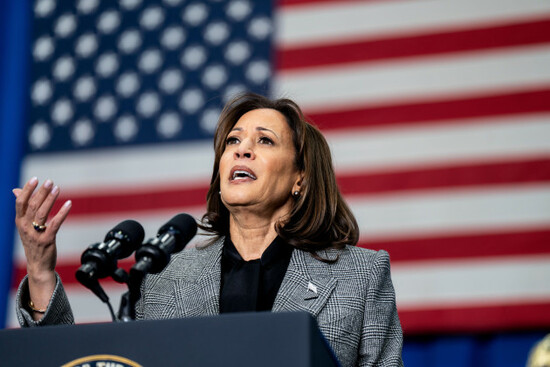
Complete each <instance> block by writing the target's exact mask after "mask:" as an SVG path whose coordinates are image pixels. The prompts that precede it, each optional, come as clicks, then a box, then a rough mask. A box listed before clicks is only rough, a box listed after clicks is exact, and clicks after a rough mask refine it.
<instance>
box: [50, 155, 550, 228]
mask: <svg viewBox="0 0 550 367" xmlns="http://www.w3.org/2000/svg"><path fill="white" fill-rule="evenodd" d="M337 178H338V184H339V186H340V189H341V190H342V193H343V194H344V195H356V194H360V195H364V194H380V193H386V192H391V193H393V192H398V191H407V190H420V189H433V188H443V187H462V186H480V185H495V184H510V183H514V184H517V183H532V182H546V181H550V158H547V157H544V158H538V159H531V160H524V161H514V162H506V163H502V162H497V163H485V164H476V165H467V166H451V167H440V168H432V169H421V170H411V171H398V172H385V173H372V172H369V173H363V174H344V175H338V177H337ZM207 191H208V187H207V186H204V187H193V188H181V189H180V188H177V187H173V188H151V189H149V190H142V191H138V192H131V193H126V192H110V193H109V194H90V193H88V192H86V193H82V194H79V193H77V192H75V193H72V194H71V195H70V196H63V197H61V198H60V199H59V200H57V202H56V205H55V206H54V208H53V210H52V213H57V211H58V210H59V208H60V206H61V205H62V203H64V202H65V200H68V199H70V200H72V202H73V206H72V209H71V217H73V218H74V217H75V216H87V215H97V214H99V215H103V214H114V213H125V214H128V213H131V212H134V213H135V212H147V211H149V210H159V209H178V208H183V207H192V206H204V205H205V202H206V193H207Z"/></svg>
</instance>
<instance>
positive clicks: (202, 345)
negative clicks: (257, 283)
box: [0, 312, 339, 367]
mask: <svg viewBox="0 0 550 367" xmlns="http://www.w3.org/2000/svg"><path fill="white" fill-rule="evenodd" d="M0 356H1V357H0V359H1V363H0V364H2V365H5V366H73V367H76V366H79V367H84V366H89V367H94V366H105V367H106V366H110V367H111V366H112V367H122V366H185V367H195V366H197V367H198V366H200V367H207V366H239V367H247V366H263V367H271V366H273V367H281V366H285V367H287V366H296V367H298V366H299V367H305V366H316V367H324V366H326V367H329V366H338V365H339V364H338V361H337V359H336V357H335V356H334V353H333V352H332V350H331V349H330V347H329V345H328V343H327V342H326V340H325V339H324V337H323V336H322V334H321V332H320V331H319V329H318V327H317V323H316V322H315V320H314V319H313V317H312V316H311V315H309V314H307V313H301V312H298V313H271V312H258V313H234V314H224V315H219V316H210V317H193V318H187V319H173V320H158V321H153V320H147V321H135V322H128V323H108V324H106V323H102V324H85V325H60V326H45V327H38V328H26V329H12V330H0ZM101 358H103V359H101ZM108 358H111V359H108ZM98 361H99V362H98ZM105 361H108V362H105Z"/></svg>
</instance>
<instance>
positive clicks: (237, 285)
mask: <svg viewBox="0 0 550 367" xmlns="http://www.w3.org/2000/svg"><path fill="white" fill-rule="evenodd" d="M292 250H293V247H292V246H290V245H288V244H287V243H286V242H284V241H283V240H282V239H281V238H279V236H277V237H276V238H275V239H274V240H273V242H271V244H270V245H269V247H268V248H267V249H266V250H265V251H264V253H263V254H262V257H261V258H260V259H256V260H250V261H245V260H243V258H242V257H241V255H240V254H239V252H238V251H237V249H236V248H235V245H234V244H233V242H231V239H230V238H229V236H227V237H226V238H225V243H224V247H223V253H222V264H221V266H222V269H221V270H222V278H221V291H220V313H226V312H247V311H270V310H271V308H272V307H273V302H275V297H276V296H277V292H278V291H279V287H280V286H281V283H282V281H283V278H284V276H285V273H286V269H287V268H288V263H289V262H290V257H291V255H292Z"/></svg>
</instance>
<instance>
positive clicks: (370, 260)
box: [337, 245, 390, 266]
mask: <svg viewBox="0 0 550 367" xmlns="http://www.w3.org/2000/svg"><path fill="white" fill-rule="evenodd" d="M338 262H341V263H343V265H346V266H349V265H352V264H350V263H353V265H361V266H365V265H367V266H368V265H374V264H385V263H387V264H388V265H389V262H390V255H389V254H388V253H387V252H386V251H385V250H371V249H367V248H363V247H357V246H349V245H348V246H346V247H345V248H344V249H343V250H341V251H340V253H339V254H338V261H337V263H338Z"/></svg>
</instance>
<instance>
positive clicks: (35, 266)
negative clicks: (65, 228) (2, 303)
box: [13, 177, 71, 319]
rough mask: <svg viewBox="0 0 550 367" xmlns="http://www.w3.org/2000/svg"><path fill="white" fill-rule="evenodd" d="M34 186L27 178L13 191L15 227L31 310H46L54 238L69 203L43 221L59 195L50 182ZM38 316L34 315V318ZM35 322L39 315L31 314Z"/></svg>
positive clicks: (52, 278)
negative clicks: (19, 240)
mask: <svg viewBox="0 0 550 367" xmlns="http://www.w3.org/2000/svg"><path fill="white" fill-rule="evenodd" d="M37 187H38V179H37V178H36V177H33V178H31V179H30V180H29V181H28V182H27V183H26V184H25V186H24V187H23V188H22V189H19V188H17V189H14V190H13V194H14V195H15V197H16V200H15V225H16V226H17V230H18V232H19V236H20V237H21V242H22V244H23V248H24V250H25V257H26V258H27V274H28V276H29V292H30V299H31V301H32V302H33V304H34V307H33V308H34V309H37V310H43V309H45V308H46V307H47V305H48V303H49V301H50V298H51V296H52V293H53V290H54V288H55V284H56V279H55V273H54V269H55V264H56V259H57V250H56V243H55V239H56V235H57V231H58V230H59V227H60V226H61V224H62V223H63V221H65V218H67V215H68V214H69V211H70V209H71V201H70V200H69V201H66V202H65V203H64V204H63V206H62V207H61V209H59V211H58V212H57V214H55V215H54V216H53V217H52V218H51V220H50V221H49V222H47V220H48V217H49V214H50V211H51V210H52V207H53V205H54V203H55V201H56V199H57V197H58V196H59V188H58V187H57V186H54V184H53V182H52V181H51V180H46V181H45V182H44V183H43V184H42V186H41V187H40V188H39V189H38V190H37V191H36V192H35V190H36V188H37ZM37 314H38V315H37ZM34 316H35V319H39V318H40V317H39V316H41V315H40V313H38V312H35V315H34Z"/></svg>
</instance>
